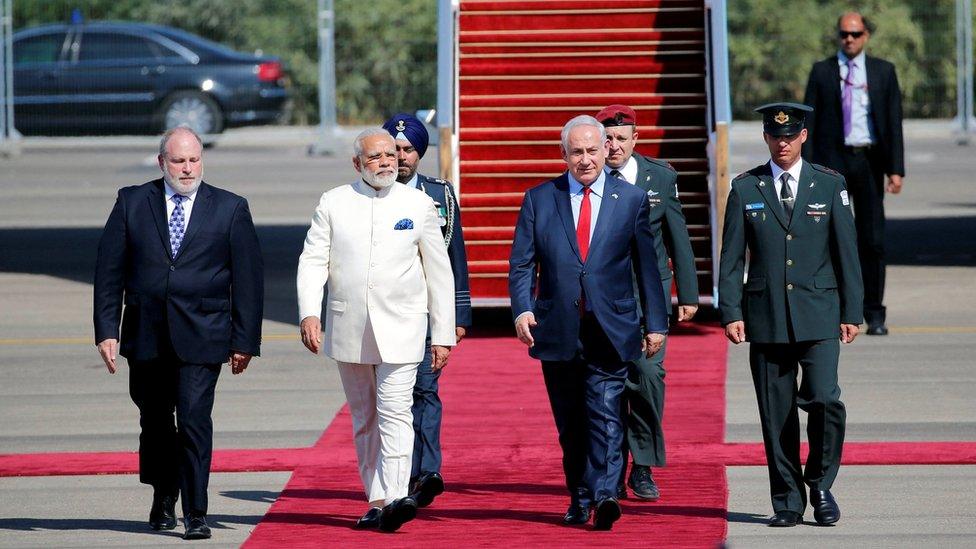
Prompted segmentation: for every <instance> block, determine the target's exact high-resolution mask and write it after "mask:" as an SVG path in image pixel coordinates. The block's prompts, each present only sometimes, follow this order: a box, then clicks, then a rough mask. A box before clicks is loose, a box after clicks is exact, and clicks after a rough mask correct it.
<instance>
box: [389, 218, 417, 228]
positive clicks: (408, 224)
mask: <svg viewBox="0 0 976 549" xmlns="http://www.w3.org/2000/svg"><path fill="white" fill-rule="evenodd" d="M412 228H413V220H412V219H409V218H406V217H404V218H403V219H401V220H400V221H397V222H396V225H394V226H393V230H394V231H409V230H410V229H412Z"/></svg>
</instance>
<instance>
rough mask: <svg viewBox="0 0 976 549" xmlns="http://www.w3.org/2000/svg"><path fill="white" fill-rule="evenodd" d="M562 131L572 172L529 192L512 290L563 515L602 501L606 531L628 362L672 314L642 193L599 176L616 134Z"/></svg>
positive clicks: (587, 123)
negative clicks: (555, 441) (553, 455)
mask: <svg viewBox="0 0 976 549" xmlns="http://www.w3.org/2000/svg"><path fill="white" fill-rule="evenodd" d="M561 138H562V141H561V152H562V157H563V159H564V160H565V161H566V166H567V168H568V169H567V171H566V173H564V174H562V175H561V176H559V177H557V178H556V179H553V180H551V181H547V182H545V183H543V184H541V185H538V186H536V187H533V188H532V189H529V191H528V192H526V193H525V198H524V200H523V202H522V209H521V211H520V212H519V218H518V224H517V225H516V227H515V239H514V241H513V243H512V254H511V260H510V268H509V293H510V295H511V299H512V313H513V314H514V316H515V330H516V333H517V335H518V338H519V340H521V341H522V342H523V343H525V344H526V345H528V346H529V355H531V356H532V357H533V358H537V359H539V360H541V361H542V373H543V377H544V378H545V382H546V390H547V392H548V394H549V402H550V404H551V406H552V412H553V417H554V419H555V422H556V430H557V431H558V432H559V444H560V446H561V447H562V450H563V471H564V473H565V476H566V487H567V488H568V489H569V493H570V506H569V509H568V511H567V512H566V515H565V517H564V518H563V522H564V523H565V524H570V525H572V524H585V523H586V522H588V521H589V518H590V513H591V508H595V510H596V511H595V514H594V519H593V528H594V529H595V530H609V529H610V528H611V527H612V526H613V523H614V522H615V521H616V520H617V519H618V518H620V513H621V509H620V504H619V503H618V502H617V499H616V495H617V481H618V479H619V478H620V475H621V471H622V470H623V465H624V461H623V455H622V453H621V451H620V448H621V444H622V442H623V424H622V421H621V416H620V402H621V398H622V395H623V392H624V382H625V380H626V378H627V369H628V366H629V364H630V362H632V361H634V360H636V359H637V358H638V356H640V355H641V353H644V354H645V355H646V356H650V355H653V354H654V353H656V352H657V351H658V350H659V349H660V348H661V345H662V344H663V343H664V338H665V336H666V334H667V331H668V312H667V306H666V304H665V300H664V290H663V289H662V286H661V277H660V273H659V272H658V269H657V254H656V252H655V250H654V235H653V233H652V231H651V225H650V221H649V219H650V208H649V205H648V202H647V195H646V193H644V191H642V190H641V189H638V188H636V187H634V186H633V185H631V184H629V183H627V182H626V181H622V180H620V179H616V178H614V177H611V176H609V175H608V174H606V173H604V171H603V167H604V164H605V163H606V158H607V154H608V152H609V143H608V141H607V134H606V130H605V129H604V127H603V124H601V123H600V122H598V121H597V120H596V119H595V118H593V117H592V116H587V115H581V116H577V117H576V118H573V119H572V120H570V121H569V122H567V123H566V125H565V126H564V127H563V130H562V135H561ZM635 278H636V284H637V289H638V295H639V298H640V299H637V298H635V295H634V280H635ZM641 312H643V321H642V316H641Z"/></svg>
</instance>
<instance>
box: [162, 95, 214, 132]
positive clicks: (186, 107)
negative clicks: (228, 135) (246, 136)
mask: <svg viewBox="0 0 976 549" xmlns="http://www.w3.org/2000/svg"><path fill="white" fill-rule="evenodd" d="M160 113H161V117H162V126H163V131H165V130H169V129H171V128H175V127H178V126H188V127H189V128H190V129H192V130H193V131H195V132H197V133H198V134H199V135H207V134H215V133H220V132H222V131H224V115H223V113H222V112H220V106H219V105H217V103H216V102H215V101H214V100H213V99H211V98H210V97H208V96H206V95H204V94H202V93H199V92H189V91H182V92H176V93H174V94H172V95H170V96H169V97H167V98H166V101H164V102H163V105H162V107H161V108H160Z"/></svg>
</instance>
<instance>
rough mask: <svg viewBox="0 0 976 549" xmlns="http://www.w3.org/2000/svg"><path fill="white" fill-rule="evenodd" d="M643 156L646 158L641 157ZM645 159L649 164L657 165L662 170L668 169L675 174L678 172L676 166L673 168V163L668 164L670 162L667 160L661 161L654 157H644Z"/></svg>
mask: <svg viewBox="0 0 976 549" xmlns="http://www.w3.org/2000/svg"><path fill="white" fill-rule="evenodd" d="M641 156H644V155H641ZM644 158H645V159H646V160H647V161H648V162H650V163H651V164H657V165H658V166H661V167H662V168H667V169H669V170H671V171H673V172H676V171H678V170H676V169H674V166H672V165H671V163H670V162H668V161H666V160H661V159H658V158H653V157H650V156H644Z"/></svg>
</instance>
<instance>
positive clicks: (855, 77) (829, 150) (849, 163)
mask: <svg viewBox="0 0 976 549" xmlns="http://www.w3.org/2000/svg"><path fill="white" fill-rule="evenodd" d="M873 31H874V25H872V24H871V22H870V21H868V19H867V18H866V17H864V16H863V15H861V14H860V13H857V12H849V13H845V14H844V15H841V16H840V18H839V19H838V20H837V38H838V41H839V46H840V50H839V51H838V52H837V53H836V54H835V55H831V56H830V57H828V58H827V59H824V60H823V61H820V62H818V63H815V64H814V65H813V69H811V70H810V79H809V81H808V83H807V91H806V97H805V99H804V100H803V102H804V103H806V104H807V105H809V106H811V107H813V113H811V114H810V115H807V119H806V120H807V121H806V127H807V131H808V134H809V138H808V139H807V142H806V143H805V144H804V145H803V156H804V158H806V159H807V160H809V161H811V162H815V163H817V164H823V165H825V166H828V167H830V168H833V169H835V170H837V171H839V172H840V173H841V174H843V175H844V178H845V179H846V180H847V188H848V190H849V192H850V194H851V199H852V201H853V202H854V216H855V223H856V226H857V245H858V254H859V256H860V258H861V273H862V275H863V277H864V320H865V322H867V325H868V329H867V334H868V335H887V334H888V328H887V326H886V325H885V307H884V304H883V301H884V286H885V257H884V254H885V251H884V225H885V215H884V195H885V191H887V192H889V193H892V194H898V193H899V192H901V186H902V178H903V177H904V176H905V160H904V159H905V152H904V143H903V140H902V127H901V91H900V90H899V88H898V77H897V76H896V75H895V67H894V65H892V64H891V63H889V62H888V61H885V60H883V59H878V58H877V57H871V56H868V55H865V53H864V46H865V45H866V44H867V42H868V39H869V38H870V37H871V33H872V32H873ZM885 175H887V176H888V182H887V185H885V181H884V179H885Z"/></svg>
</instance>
